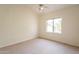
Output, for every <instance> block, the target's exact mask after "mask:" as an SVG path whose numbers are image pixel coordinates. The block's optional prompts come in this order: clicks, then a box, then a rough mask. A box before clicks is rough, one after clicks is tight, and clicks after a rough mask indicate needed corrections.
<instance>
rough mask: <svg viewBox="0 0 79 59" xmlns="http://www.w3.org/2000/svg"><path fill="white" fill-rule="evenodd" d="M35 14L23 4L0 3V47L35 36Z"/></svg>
mask: <svg viewBox="0 0 79 59" xmlns="http://www.w3.org/2000/svg"><path fill="white" fill-rule="evenodd" d="M37 34H38V33H37V14H36V13H34V12H33V11H31V9H29V8H27V6H25V5H0V47H4V46H8V45H11V44H15V43H18V42H21V41H25V40H29V39H33V38H35V37H37Z"/></svg>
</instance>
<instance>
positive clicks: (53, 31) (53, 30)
mask: <svg viewBox="0 0 79 59" xmlns="http://www.w3.org/2000/svg"><path fill="white" fill-rule="evenodd" d="M56 19H61V31H60V32H55V29H54V28H55V24H54V20H56ZM49 20H53V27H52V32H48V31H47V25H48V24H47V21H49ZM49 20H47V21H46V32H48V33H59V34H61V33H62V20H63V19H62V18H60V17H59V18H52V19H49Z"/></svg>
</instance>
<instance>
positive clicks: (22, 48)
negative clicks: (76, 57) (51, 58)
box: [0, 39, 79, 54]
mask: <svg viewBox="0 0 79 59" xmlns="http://www.w3.org/2000/svg"><path fill="white" fill-rule="evenodd" d="M0 53H7V54H21V53H25V54H65V53H66V54H67V53H68V54H72V53H77V54H78V53H79V48H76V47H72V46H68V45H65V44H62V43H58V42H53V41H50V40H45V39H33V40H29V41H26V42H22V43H19V44H15V45H12V46H8V47H5V48H0Z"/></svg>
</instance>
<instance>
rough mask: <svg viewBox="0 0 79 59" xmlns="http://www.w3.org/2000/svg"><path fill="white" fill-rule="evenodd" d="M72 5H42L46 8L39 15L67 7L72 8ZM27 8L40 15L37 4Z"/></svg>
mask: <svg viewBox="0 0 79 59" xmlns="http://www.w3.org/2000/svg"><path fill="white" fill-rule="evenodd" d="M74 5H75V4H44V6H45V7H46V8H45V9H44V10H43V11H42V12H41V13H47V12H51V11H55V10H58V9H62V8H66V7H69V6H74ZM28 6H29V7H30V8H32V9H33V10H34V11H35V12H37V13H40V11H39V4H30V5H28Z"/></svg>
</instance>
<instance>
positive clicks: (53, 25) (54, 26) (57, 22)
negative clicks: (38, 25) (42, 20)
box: [46, 18, 62, 33]
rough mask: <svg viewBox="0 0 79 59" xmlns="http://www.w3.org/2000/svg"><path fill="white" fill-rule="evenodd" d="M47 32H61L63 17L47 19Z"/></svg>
mask: <svg viewBox="0 0 79 59" xmlns="http://www.w3.org/2000/svg"><path fill="white" fill-rule="evenodd" d="M46 24H47V26H46V32H53V33H61V30H62V28H61V24H62V18H55V19H50V20H47V22H46Z"/></svg>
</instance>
